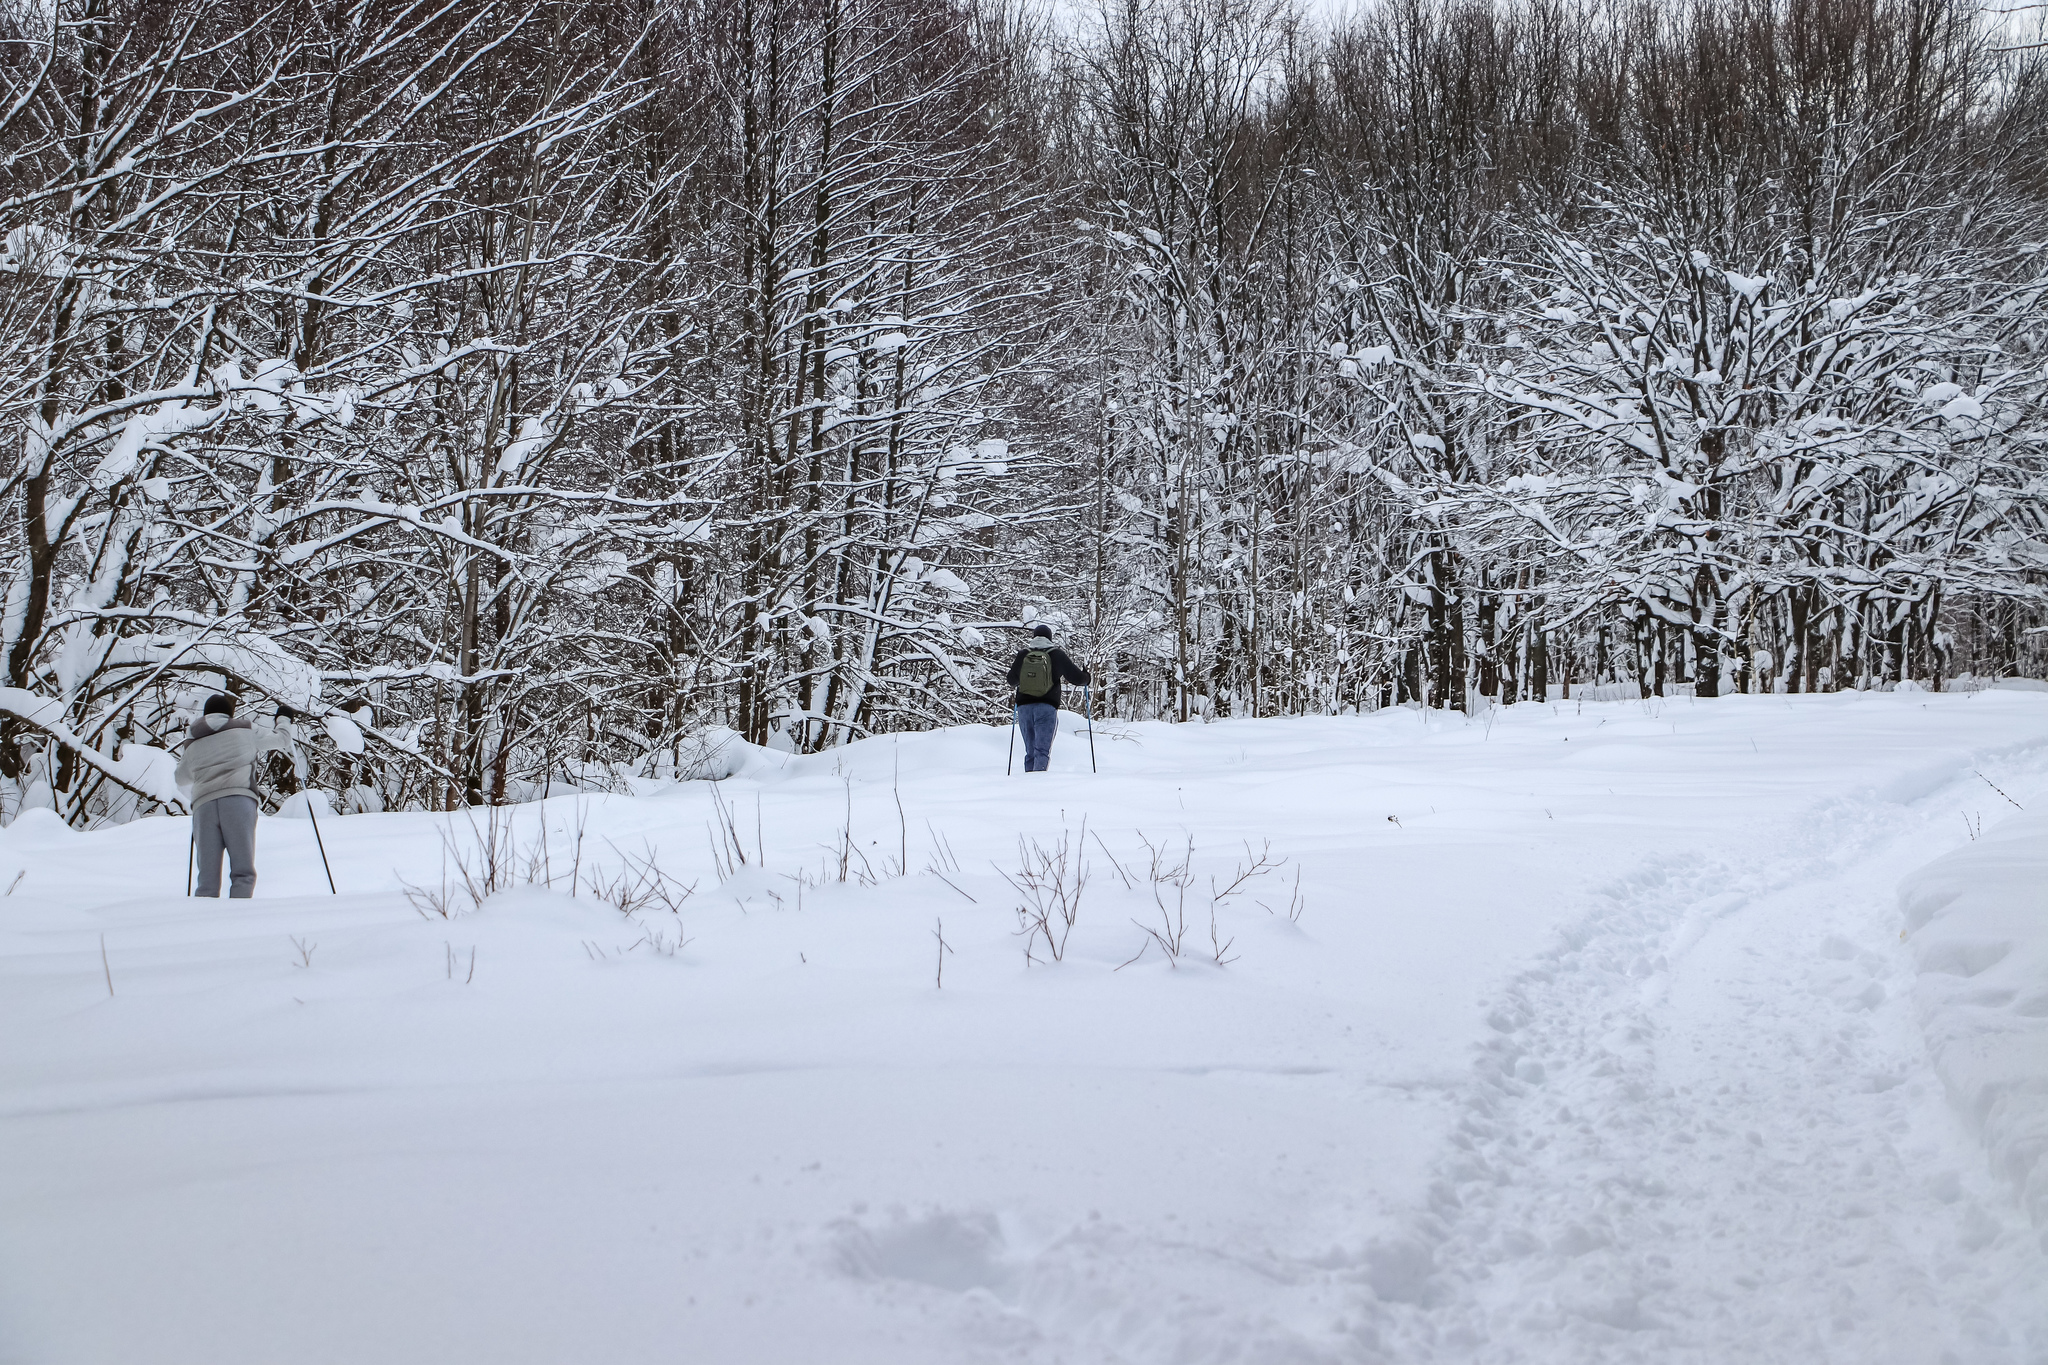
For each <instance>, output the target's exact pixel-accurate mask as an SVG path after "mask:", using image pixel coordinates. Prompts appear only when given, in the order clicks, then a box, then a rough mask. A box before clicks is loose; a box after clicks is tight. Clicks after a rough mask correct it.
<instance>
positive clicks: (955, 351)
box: [0, 0, 2048, 824]
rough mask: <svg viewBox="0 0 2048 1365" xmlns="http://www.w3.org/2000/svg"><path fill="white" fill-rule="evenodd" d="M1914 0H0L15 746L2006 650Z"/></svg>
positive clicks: (2025, 157) (559, 771) (1976, 208)
mask: <svg viewBox="0 0 2048 1365" xmlns="http://www.w3.org/2000/svg"><path fill="white" fill-rule="evenodd" d="M2029 25H2037V17H2036V16H2031V15H2030V14H2029V13H2028V12H2027V11H2026V9H2025V8H2024V7H2020V8H2018V9H2017V10H2016V11H2014V12H1998V13H1989V12H1980V10H1979V9H1978V8H1977V7H1976V6H1974V5H1970V4H1964V3H1958V2H1957V0H1723V2H1719V3H1706V2H1705V0H1698V2H1694V3H1688V2H1687V0H1677V2H1676V3H1672V2H1671V0H1495V2H1494V3H1486V2H1485V0H1370V2H1369V3H1366V4H1364V5H1363V6H1362V7H1359V8H1357V9H1355V10H1353V11H1352V12H1350V13H1349V14H1348V15H1346V16H1345V17H1342V18H1338V19H1326V18H1318V19H1315V20H1313V21H1311V20H1310V19H1307V18H1304V17H1302V16H1301V15H1299V14H1296V13H1294V12H1292V11H1290V10H1289V9H1288V8H1286V7H1284V6H1283V5H1280V4H1276V3H1251V4H1246V3H1238V2H1237V0H1107V2H1106V3H1104V4H1103V5H1102V6H1101V7H1100V8H1098V9H1095V10H1093V11H1087V10H1083V11H1078V12H1077V11H1073V10H1071V9H1062V10H1061V11H1059V12H1058V15H1057V17H1056V18H1049V17H1047V16H1045V15H1042V14H1039V13H1037V12H1035V11H1030V10H1025V9H1018V8H1015V7H1012V6H1008V5H1005V4H1002V3H1000V0H987V3H979V0H960V2H958V3H949V0H334V2H333V3H327V2H326V0H260V2H259V0H205V2H204V3H201V0H54V2H53V0H0V80H4V89H0V230H4V233H5V239H4V248H0V461H4V480H5V481H4V483H0V500H4V517H5V520H4V527H5V529H4V532H0V556H4V560H5V576H6V589H5V591H6V605H5V612H4V631H0V635H4V638H0V658H4V664H5V671H6V676H5V678H4V679H0V779H4V782H0V805H4V806H5V810H4V812H0V813H4V814H8V815H11V814H12V813H13V812H14V811H15V810H17V809H19V808H21V807H22V806H23V805H24V804H28V805H52V806H55V807H56V808H57V809H58V811H59V812H60V813H61V814H62V815H63V816H64V817H65V818H66V819H68V820H70V821H72V822H73V823H77V824H86V823H94V822H101V821H106V820H118V819H125V818H129V817H131V816H133V815H135V814H138V813H149V812H152V811H157V810H164V809H169V810H177V809H181V807H180V806H179V805H178V804H177V794H176V790H175V788H174V787H172V786H171V785H170V781H169V770H168V760H167V758H166V751H168V750H171V749H173V748H174V747H175V745H176V743H177V742H178V739H179V737H180V735H181V734H182V731H183V728H184V726H185V724H186V723H187V722H188V721H189V719H190V718H191V715H192V713H193V711H194V709H195V707H196V704H197V702H198V700H199V699H201V698H202V697H203V696H204V695H206V693H207V692H208V691H210V690H212V689H214V688H219V687H225V688H228V689H230V690H233V691H235V692H237V693H239V694H240V695H241V696H242V697H243V698H244V699H245V704H246V705H247V706H248V707H249V708H251V709H252V710H254V711H256V712H258V713H259V714H267V713H268V711H269V709H270V705H271V704H272V703H279V702H281V703H286V704H288V705H290V706H291V707H294V708H297V709H298V710H300V711H302V712H304V713H305V715H306V717H307V718H308V719H307V720H305V721H302V722H301V725H300V731H299V734H300V738H301V740H302V741H304V742H303V743H302V746H301V757H300V759H299V760H298V761H297V762H296V763H295V764H294V765H292V766H290V767H289V768H286V767H284V766H282V765H280V766H279V768H278V769H277V770H276V771H275V772H274V773H272V774H271V776H272V778H273V780H274V785H275V787H276V790H277V792H278V793H279V794H283V793H287V792H291V791H293V790H296V789H298V788H299V787H300V786H302V785H310V786H315V787H318V788H320V789H323V790H326V791H329V792H333V793H337V794H339V795H340V797H341V799H342V801H343V802H344V804H345V806H346V808H351V809H379V808H400V807H409V806H423V807H429V808H452V807H457V806H462V805H466V804H468V805H473V804H479V803H496V802H501V801H509V800H518V799H526V798H529V797H531V796H533V795H536V794H539V793H542V792H545V791H559V790H565V789H573V788H578V787H592V786H614V785H617V784H620V783H623V782H625V781H627V780H628V779H630V778H634V777H660V776H667V775H678V774H686V773H688V772H689V771H691V770H692V767H693V765H694V764H695V763H696V762H697V759H698V754H699V751H700V749H701V739H702V737H703V736H704V735H705V734H707V733H715V732H716V731H717V727H729V728H730V729H731V730H736V731H738V732H739V733H740V734H742V735H744V736H745V737H747V738H748V739H750V740H753V741H755V742H757V743H765V744H772V745H775V746H777V747H783V748H794V749H797V750H805V751H810V750H817V749H821V748H826V747H830V746H833V745H837V744H841V743H845V742H847V741H849V740H852V739H857V738H860V737H862V736H865V735H869V734H874V733H878V732H887V731H892V730H903V729H914V728H923V727H929V726H934V725H940V724H947V723H954V722H959V721H967V720H981V721H994V722H997V723H1001V722H1002V721H1003V719H1004V718H1005V717H1006V715H1007V701H1006V699H1005V693H1004V688H1003V685H1002V676H1001V675H1002V671H1003V669H1004V667H1005V666H1006V665H1007V663H1008V661H1009V658H1010V655H1011V652H1012V651H1013V650H1014V649H1015V647H1016V645H1017V643H1018V638H1019V633H1020V632H1019V629H1018V628H1019V627H1021V626H1025V625H1028V624H1029V623H1033V622H1038V621H1048V622H1051V623H1052V624H1053V625H1054V626H1055V627H1056V628H1057V629H1058V631H1059V633H1060V634H1061V635H1062V636H1063V637H1064V638H1065V639H1066V640H1067V641H1068V642H1069V645H1070V648H1071V649H1072V650H1073V652H1074V653H1075V654H1076V655H1077V656H1078V657H1081V658H1082V659H1084V660H1085V661H1086V662H1087V663H1088V664H1089V665H1090V666H1091V667H1093V668H1094V669H1095V670H1096V676H1097V686H1096V688H1095V693H1094V699H1095V704H1096V707H1097V710H1098V713H1099V714H1114V715H1119V716H1124V717H1163V718H1169V719H1176V720H1190V719H1197V718H1211V717H1223V716H1276V715H1290V714H1301V713H1327V712H1333V711H1344V710H1354V709H1356V710H1370V709H1373V708H1378V707H1384V706H1389V705H1396V704H1403V703H1420V704H1422V705H1426V706H1431V707H1448V708H1454V709H1465V710H1470V709H1476V708H1479V707H1482V706H1486V705H1494V704H1502V705H1505V704H1510V703H1515V702H1518V701H1526V700H1529V699H1532V698H1543V697H1546V696H1548V697H1552V698H1555V697H1558V696H1560V695H1561V694H1564V693H1565V692H1566V689H1569V690H1570V692H1571V694H1573V695H1582V696H1583V695H1588V694H1590V695H1593V696H1604V697H1616V696H1624V695H1625V696H1650V695H1657V694H1665V695H1669V694H1672V693H1673V692H1676V691H1679V690H1683V691H1684V692H1685V693H1687V694H1690V695H1696V696H1699V697H1713V696H1718V695H1725V694H1728V693H1730V692H1736V691H1743V692H1749V691H1771V690H1783V691H1791V692H1809V691H1828V690H1836V689H1844V688H1869V687H1890V686H1896V685H1898V684H1899V683H1901V682H1902V681H1906V680H1910V681H1912V682H1914V683H1917V684H1918V685H1920V686H1927V687H1939V686H1952V685H1954V682H1953V680H1955V679H1957V678H1958V677H1963V676H1966V675H1968V676H1974V677H1977V678H1982V677H1987V676H2000V675H2009V674H2023V675H2032V676H2037V677H2038V676H2041V675H2042V673H2043V672H2044V671H2048V407H2044V397H2048V353H2044V346H2048V309H2044V302H2048V251H2044V249H2043V248H2044V245H2048V212H2044V205H2048V86H2044V81H2043V76H2044V67H2043V61H2042V58H2043V55H2044V54H2043V53H2042V52H2041V50H2040V48H2039V47H2038V45H2037V44H2036V43H2035V42H2034V41H2032V40H2031V39H2030V37H2029V34H2030V32H2031V33H2034V35H2035V37H2038V33H2037V31H2036V30H2035V29H2030V28H2029Z"/></svg>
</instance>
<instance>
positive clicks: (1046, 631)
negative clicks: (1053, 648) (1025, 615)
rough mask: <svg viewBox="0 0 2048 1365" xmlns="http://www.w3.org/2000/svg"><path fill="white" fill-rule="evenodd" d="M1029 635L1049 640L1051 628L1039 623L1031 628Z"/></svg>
mask: <svg viewBox="0 0 2048 1365" xmlns="http://www.w3.org/2000/svg"><path fill="white" fill-rule="evenodd" d="M1031 633H1032V634H1033V635H1043V636H1044V637H1045V638H1046V639H1048V640H1050V639H1051V638H1052V627H1051V626H1048V625H1046V624H1045V623H1044V622H1040V623H1039V624H1037V625H1035V626H1033V627H1032V628H1031Z"/></svg>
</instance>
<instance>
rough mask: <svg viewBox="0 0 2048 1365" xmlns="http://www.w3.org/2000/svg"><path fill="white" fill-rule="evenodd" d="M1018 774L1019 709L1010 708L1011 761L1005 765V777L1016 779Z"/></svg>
mask: <svg viewBox="0 0 2048 1365" xmlns="http://www.w3.org/2000/svg"><path fill="white" fill-rule="evenodd" d="M1016 773H1017V708H1016V707H1014V706H1013V707H1011V708H1010V761H1009V762H1008V763H1005V764H1004V765H1003V776H1004V777H1014V776H1016Z"/></svg>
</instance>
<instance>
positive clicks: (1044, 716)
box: [1009, 624, 1089, 773]
mask: <svg viewBox="0 0 2048 1365" xmlns="http://www.w3.org/2000/svg"><path fill="white" fill-rule="evenodd" d="M1009 680H1010V686H1011V687H1013V688H1015V689H1016V690H1017V695H1016V701H1015V708H1016V717H1017V728H1018V729H1019V730H1022V731H1023V732H1024V771H1025V772H1027V773H1042V772H1044V771H1045V769H1046V764H1047V763H1048V762H1049V761H1050V759H1051V757H1052V739H1053V736H1054V735H1055V734H1056V733H1058V731H1059V724H1060V684H1061V683H1062V682H1069V683H1072V684H1074V685H1075V686H1076V687H1086V686H1087V685H1088V682H1089V679H1088V670H1086V669H1084V668H1081V667H1079V666H1078V665H1077V664H1075V662H1074V661H1073V660H1072V659H1070V658H1068V657H1067V652H1066V651H1065V650H1064V649H1061V648H1060V647H1059V645H1058V643H1057V642H1056V641H1054V639H1053V638H1052V627H1050V626H1047V625H1043V624H1041V625H1037V626H1034V627H1033V628H1032V631H1031V642H1030V643H1029V644H1027V645H1025V646H1024V648H1022V649H1020V650H1018V651H1017V657H1016V658H1015V659H1013V660H1011V661H1010V673H1009Z"/></svg>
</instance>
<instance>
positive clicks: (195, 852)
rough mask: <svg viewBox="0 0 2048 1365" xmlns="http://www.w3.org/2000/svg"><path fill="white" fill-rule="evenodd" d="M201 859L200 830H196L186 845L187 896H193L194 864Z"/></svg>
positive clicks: (187, 897) (189, 897) (188, 897)
mask: <svg viewBox="0 0 2048 1365" xmlns="http://www.w3.org/2000/svg"><path fill="white" fill-rule="evenodd" d="M198 860H199V832H198V831H197V830H194V831H193V833H192V838H191V840H190V841H189V842H188V843H187V844H186V845H185V897H186V899H187V900H189V899H191V897H192V865H193V864H194V863H195V862H197V861H198Z"/></svg>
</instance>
